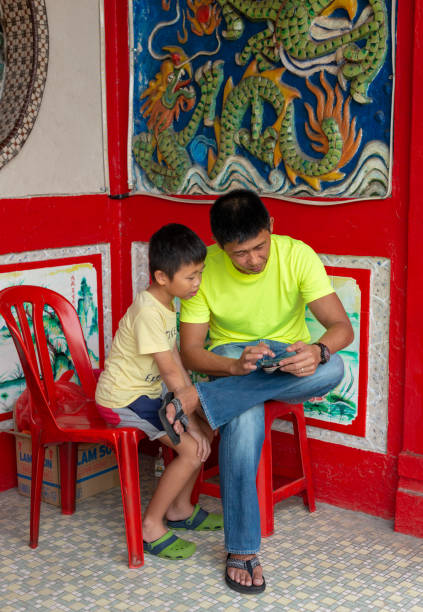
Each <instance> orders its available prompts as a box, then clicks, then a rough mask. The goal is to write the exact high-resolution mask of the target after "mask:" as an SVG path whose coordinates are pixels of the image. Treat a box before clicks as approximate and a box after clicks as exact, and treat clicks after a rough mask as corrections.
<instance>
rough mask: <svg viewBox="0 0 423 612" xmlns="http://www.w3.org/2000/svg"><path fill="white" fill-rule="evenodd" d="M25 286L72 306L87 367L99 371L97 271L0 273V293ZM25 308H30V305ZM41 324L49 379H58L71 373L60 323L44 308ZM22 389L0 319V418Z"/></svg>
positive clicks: (85, 266) (87, 266)
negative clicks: (45, 291) (55, 294)
mask: <svg viewBox="0 0 423 612" xmlns="http://www.w3.org/2000/svg"><path fill="white" fill-rule="evenodd" d="M29 265H31V264H29ZM27 284H31V285H37V286H41V287H47V288H49V289H53V290H54V291H57V292H58V293H60V294H62V295H64V296H65V297H66V298H67V299H68V300H69V301H70V302H71V303H72V304H73V306H74V307H75V309H76V311H77V313H78V317H79V320H80V323H81V327H82V331H83V333H84V338H85V342H86V345H87V349H88V353H89V356H90V359H91V363H92V365H93V367H99V353H100V350H99V346H100V345H99V342H100V339H99V324H98V298H97V271H96V269H95V267H94V266H93V264H92V263H90V262H83V263H75V264H71V265H65V266H63V265H61V266H60V265H59V266H52V267H41V268H35V269H31V268H28V269H25V270H14V271H8V272H4V273H0V289H4V288H5V287H10V286H12V285H27ZM27 308H28V309H30V308H31V306H30V304H28V305H27ZM43 321H44V329H45V333H46V337H47V344H48V348H49V352H50V355H51V363H52V369H53V375H54V378H55V379H58V378H60V376H61V375H62V374H63V373H64V372H65V371H68V370H73V369H74V368H73V365H72V360H71V356H70V353H69V348H68V346H67V344H66V340H65V337H64V334H63V331H62V327H61V324H60V321H59V319H58V317H57V316H56V314H55V313H54V311H53V310H52V309H51V308H49V307H48V306H47V307H46V308H45V310H44V314H43ZM25 386H26V384H25V376H24V373H23V371H22V368H21V366H20V363H19V359H18V356H17V353H16V349H15V347H14V344H13V341H12V339H11V337H10V334H9V332H8V329H7V327H6V325H5V323H4V321H3V319H2V318H1V317H0V414H1V413H5V412H9V411H10V410H12V409H13V406H14V403H15V401H16V399H17V398H18V397H19V395H20V394H21V393H22V391H23V390H24V389H25Z"/></svg>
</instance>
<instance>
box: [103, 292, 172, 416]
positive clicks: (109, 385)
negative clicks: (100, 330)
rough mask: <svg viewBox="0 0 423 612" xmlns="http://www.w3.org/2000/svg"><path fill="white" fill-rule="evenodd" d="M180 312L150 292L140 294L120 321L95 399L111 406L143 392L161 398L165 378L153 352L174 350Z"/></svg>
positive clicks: (121, 404)
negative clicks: (177, 316) (177, 315)
mask: <svg viewBox="0 0 423 612" xmlns="http://www.w3.org/2000/svg"><path fill="white" fill-rule="evenodd" d="M176 335H177V329H176V312H171V311H170V310H168V309H167V308H166V307H165V306H163V304H161V303H160V302H159V301H158V300H156V298H155V297H153V296H152V295H151V293H149V292H148V291H141V292H140V293H138V295H137V297H136V298H135V300H134V302H133V303H132V304H131V306H130V307H129V308H128V310H127V311H126V313H125V315H124V316H123V317H122V319H121V320H120V322H119V328H118V330H117V332H116V334H115V337H114V338H113V343H112V348H111V350H110V353H109V355H108V357H107V359H106V363H105V368H104V371H103V372H102V373H101V375H100V379H99V381H98V384H97V389H96V394H95V399H96V402H97V403H98V404H100V405H101V406H106V407H107V408H124V407H126V406H128V404H130V403H131V402H133V401H134V400H136V399H137V398H138V397H140V396H141V395H147V396H148V397H151V398H157V397H160V395H161V392H162V379H161V376H160V372H159V368H158V367H157V364H156V361H155V360H154V358H153V356H152V353H161V352H163V351H170V350H173V348H174V346H175V342H176Z"/></svg>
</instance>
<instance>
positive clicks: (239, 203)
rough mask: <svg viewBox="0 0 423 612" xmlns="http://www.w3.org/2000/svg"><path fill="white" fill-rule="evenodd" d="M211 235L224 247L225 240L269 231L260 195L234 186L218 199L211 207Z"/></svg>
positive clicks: (243, 238)
mask: <svg viewBox="0 0 423 612" xmlns="http://www.w3.org/2000/svg"><path fill="white" fill-rule="evenodd" d="M210 225H211V229H212V232H213V236H214V237H215V238H216V241H217V243H218V244H219V245H220V246H221V247H222V248H223V247H224V246H225V244H226V243H228V242H245V240H249V239H250V238H255V237H256V236H257V234H258V233H259V232H261V230H264V229H267V230H269V231H270V216H269V213H268V211H267V209H266V208H265V206H264V204H263V202H262V201H261V200H260V198H259V196H258V195H257V194H256V193H254V192H253V191H249V190H248V189H235V190H234V191H230V192H229V193H226V194H225V195H223V196H220V197H219V198H217V200H216V201H215V203H214V204H213V206H212V207H211V210H210Z"/></svg>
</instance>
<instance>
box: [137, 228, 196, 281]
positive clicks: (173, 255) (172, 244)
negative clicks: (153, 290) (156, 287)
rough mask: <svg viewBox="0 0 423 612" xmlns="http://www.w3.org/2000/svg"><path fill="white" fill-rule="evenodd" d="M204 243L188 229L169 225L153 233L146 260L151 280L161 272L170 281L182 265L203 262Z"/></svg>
mask: <svg viewBox="0 0 423 612" xmlns="http://www.w3.org/2000/svg"><path fill="white" fill-rule="evenodd" d="M206 255H207V249H206V246H205V244H204V242H203V241H202V240H201V238H199V237H198V236H197V234H196V233H195V232H193V231H192V230H191V229H190V228H189V227H186V226H185V225H181V224H179V223H169V224H168V225H164V226H163V227H161V228H160V229H159V230H158V231H157V232H155V233H154V234H153V235H152V236H151V239H150V243H149V247H148V259H149V268H150V274H151V279H152V280H154V272H156V271H157V270H161V271H162V272H164V273H165V274H166V275H167V276H168V277H169V279H170V280H172V279H173V277H174V275H175V273H176V272H177V271H178V270H179V268H180V267H181V266H183V265H187V264H197V263H201V262H202V261H204V260H205V258H206Z"/></svg>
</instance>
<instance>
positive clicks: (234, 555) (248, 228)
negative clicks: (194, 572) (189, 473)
mask: <svg viewBox="0 0 423 612" xmlns="http://www.w3.org/2000/svg"><path fill="white" fill-rule="evenodd" d="M210 222H211V228H212V232H213V235H214V237H215V240H216V244H215V245H212V246H210V247H209V248H208V255H207V258H206V266H205V269H204V272H203V278H202V282H201V286H200V290H199V291H198V293H197V295H195V296H194V297H192V298H191V299H190V300H188V301H183V302H182V308H181V329H180V339H181V355H182V359H183V362H184V364H185V366H186V367H187V368H189V369H191V370H195V371H198V372H204V373H207V374H209V375H211V376H212V377H230V376H232V377H235V378H232V379H229V378H228V379H227V380H226V381H225V383H226V387H227V389H228V391H229V390H230V389H231V387H232V385H233V384H235V383H236V386H237V388H239V387H240V384H241V383H240V379H239V377H241V376H246V375H248V374H250V373H252V372H253V371H255V370H257V365H258V364H260V360H261V359H262V358H263V357H266V356H273V355H275V356H276V359H277V360H278V361H279V365H278V368H279V370H280V372H282V373H283V375H282V376H281V375H280V373H279V372H277V373H276V374H271V375H269V376H268V378H267V379H266V380H268V381H269V382H268V385H269V390H270V391H269V392H270V393H271V395H270V396H269V397H266V398H265V399H280V400H286V401H304V400H305V399H307V398H310V397H312V396H315V395H323V394H324V393H327V392H328V391H329V390H330V389H331V388H333V387H335V386H336V385H337V384H338V383H339V382H340V380H341V379H342V376H343V363H342V360H341V358H340V357H339V356H338V355H334V353H336V352H337V351H339V350H340V349H342V348H344V347H345V346H347V345H348V344H350V343H351V342H352V340H353V331H352V327H351V324H350V322H349V319H348V317H347V315H346V313H345V310H344V308H343V306H342V304H341V302H340V300H339V298H338V297H337V295H336V294H335V292H334V290H333V288H332V286H331V285H330V282H329V279H328V277H327V275H326V272H325V270H324V267H323V265H322V263H321V261H320V259H319V258H318V257H317V255H316V254H315V253H314V251H313V250H312V249H311V248H310V247H308V246H307V245H305V244H304V243H303V242H301V241H298V240H294V239H292V238H289V237H288V236H275V235H272V230H273V219H272V218H270V217H269V213H268V211H267V210H266V208H265V207H264V205H263V203H262V202H261V200H260V198H259V197H258V196H257V195H256V194H255V193H253V192H250V191H247V190H236V191H232V192H230V193H228V194H225V195H223V196H221V197H220V198H218V199H217V200H216V202H215V203H214V204H213V206H212V208H211V212H210ZM306 304H308V307H309V308H310V310H311V312H312V313H313V314H314V316H315V317H316V318H317V319H318V321H319V322H320V323H321V324H322V325H323V326H324V327H325V329H326V331H325V333H324V334H323V335H322V336H321V338H320V339H319V343H318V344H309V341H310V335H309V333H308V330H307V327H306V324H305V317H304V310H305V305H306ZM208 333H209V335H210V340H211V346H210V347H209V349H208V350H207V349H205V348H204V347H205V341H206V337H207V334H208ZM331 355H332V358H331V359H330V357H331ZM253 378H254V376H253ZM244 380H245V383H246V386H248V385H247V382H248V381H251V380H252V378H251V377H250V376H247V377H246V378H245V379H244ZM241 382H242V381H241ZM265 384H267V383H265ZM250 386H251V385H250ZM203 387H204V388H207V385H203ZM212 388H213V384H211V385H210V389H212ZM197 390H198V391H199V387H198V386H197ZM249 393H250V390H249ZM251 393H254V390H252V391H251ZM199 395H200V399H201V401H202V404H203V409H204V412H205V413H206V416H207V418H208V419H209V421H210V422H211V421H212V419H211V418H210V415H208V414H207V410H206V405H207V402H206V401H204V403H203V399H204V400H205V399H206V398H205V397H203V396H202V394H201V393H200V391H199ZM257 397H260V398H262V399H260V401H263V396H262V395H260V396H257ZM250 403H251V402H250ZM224 409H225V406H223V407H222V410H224ZM229 409H230V406H229V405H228V410H229ZM263 439H264V406H263V404H262V403H260V404H259V403H258V404H257V405H256V406H254V407H252V408H250V409H248V410H247V411H245V412H244V413H243V414H241V415H240V416H236V417H235V418H233V419H232V420H231V421H229V422H228V423H226V424H224V425H223V426H221V427H220V445H219V466H220V479H221V492H222V504H223V512H224V526H225V547H226V549H227V551H228V553H229V554H228V560H227V571H226V582H227V584H228V585H229V586H230V587H231V588H233V589H234V590H237V591H241V592H246V593H257V592H261V591H263V590H264V588H265V581H264V578H263V574H262V568H261V566H260V564H259V562H258V559H257V556H256V553H257V552H258V551H259V548H260V514H259V507H258V500H257V491H256V482H255V481H256V473H257V467H258V463H259V460H260V453H261V447H262V444H263Z"/></svg>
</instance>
